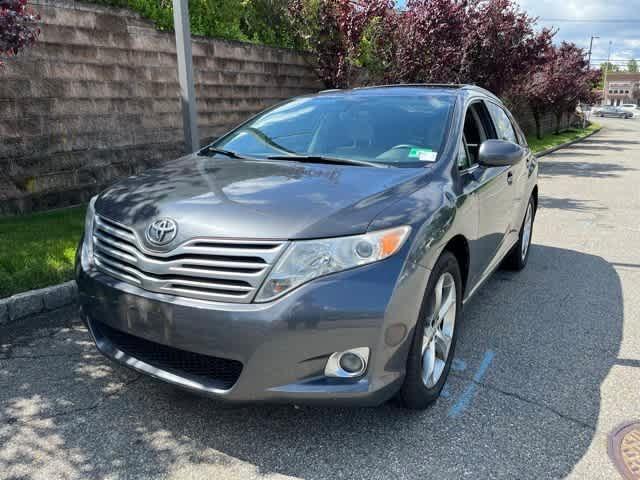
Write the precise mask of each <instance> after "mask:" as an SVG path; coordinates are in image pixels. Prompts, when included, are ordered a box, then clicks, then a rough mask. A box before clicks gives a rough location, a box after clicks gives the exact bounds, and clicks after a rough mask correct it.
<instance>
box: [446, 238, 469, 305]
mask: <svg viewBox="0 0 640 480" xmlns="http://www.w3.org/2000/svg"><path fill="white" fill-rule="evenodd" d="M442 251H443V252H451V253H452V254H453V256H454V257H456V260H457V261H458V265H459V266H460V275H461V277H462V293H463V294H464V292H465V291H466V289H467V280H468V278H469V265H470V260H471V259H470V256H469V242H468V241H467V239H466V238H465V237H464V235H460V234H458V235H456V236H454V237H453V238H452V239H451V240H449V241H448V242H447V244H446V245H445V247H444V249H443V250H442Z"/></svg>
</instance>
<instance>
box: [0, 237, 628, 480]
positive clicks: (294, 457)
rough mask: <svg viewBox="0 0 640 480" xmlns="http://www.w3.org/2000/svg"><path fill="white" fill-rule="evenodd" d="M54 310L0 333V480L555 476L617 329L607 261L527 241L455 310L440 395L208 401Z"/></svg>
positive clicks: (576, 438)
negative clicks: (112, 357)
mask: <svg viewBox="0 0 640 480" xmlns="http://www.w3.org/2000/svg"><path fill="white" fill-rule="evenodd" d="M57 315H58V318H57V319H56V318H55V317H53V319H52V316H51V315H49V316H46V317H41V318H39V319H38V318H36V319H35V320H33V323H32V324H31V326H28V325H27V324H25V325H22V326H20V327H17V326H16V327H11V328H9V327H2V330H0V332H2V335H1V336H0V344H1V345H2V348H1V349H0V383H2V384H3V386H2V388H0V425H2V426H1V427H0V472H2V473H3V474H4V473H6V474H7V475H8V476H9V477H11V476H12V475H13V476H20V475H25V472H29V471H34V470H33V469H38V471H39V472H40V475H42V476H43V478H60V477H63V476H66V477H70V478H73V477H82V478H93V477H104V476H110V475H112V476H115V477H129V478H139V477H142V476H144V477H148V478H157V477H187V476H188V477H194V476H198V475H200V476H202V477H204V478H230V477H231V476H232V475H235V476H236V477H237V478H248V477H254V476H256V477H257V476H261V475H270V474H282V475H291V476H295V477H300V478H318V479H324V478H327V479H333V478H354V477H360V476H363V477H367V478H394V477H411V478H418V477H424V478H461V477H462V476H464V475H471V476H472V477H474V478H488V477H496V476H500V477H509V478H557V477H563V476H565V475H567V474H569V473H570V472H571V471H572V469H573V467H574V466H575V465H576V463H577V462H578V461H579V460H580V459H581V458H582V456H583V455H584V454H585V452H586V451H587V449H588V448H589V446H590V445H591V442H592V440H593V436H594V432H595V426H596V424H597V422H598V417H599V412H600V404H601V398H600V386H601V384H602V382H603V380H604V379H605V377H606V376H607V374H608V372H609V370H610V368H611V367H612V365H614V364H615V363H616V358H617V352H618V349H619V346H620V342H621V335H622V326H623V306H622V291H621V284H620V279H619V278H618V275H617V273H616V271H615V270H614V268H613V267H612V266H611V265H610V264H609V263H608V262H607V261H605V260H604V259H602V258H601V257H598V256H594V255H588V254H585V253H581V252H578V251H574V250H567V249H562V248H553V247H548V246H542V245H534V246H533V247H532V251H531V257H530V262H529V265H528V266H527V268H526V269H525V270H524V271H522V272H520V273H517V274H514V273H507V272H502V271H500V272H498V273H497V274H496V275H494V277H493V278H492V279H491V280H490V281H489V282H488V283H487V284H486V285H485V286H484V287H483V288H482V289H481V290H480V291H479V293H478V294H477V295H476V297H474V299H473V300H472V301H471V302H470V303H469V304H468V305H467V306H466V307H465V312H464V328H463V329H462V330H461V336H460V339H459V343H458V348H457V352H456V363H455V365H456V366H455V368H454V370H455V371H453V372H452V375H451V376H450V379H449V381H448V382H447V385H446V387H445V391H444V395H443V397H442V398H441V399H440V400H438V401H437V402H436V404H435V405H434V406H433V407H431V408H430V409H428V410H427V411H424V412H415V411H407V410H403V409H401V408H399V407H397V406H396V405H394V404H393V403H389V404H386V405H383V406H381V407H378V408H368V409H345V408H315V407H314V408H312V407H299V408H295V407H294V406H277V405H276V406H274V405H253V406H232V405H226V404H222V403H219V402H216V401H212V400H210V399H207V398H201V397H198V396H194V395H191V394H188V393H185V392H183V391H180V390H177V389H175V388H173V387H171V386H169V385H166V384H162V383H158V382H155V381H152V380H149V379H147V378H146V377H140V376H138V375H137V374H135V373H132V372H130V371H128V370H125V369H123V368H121V367H118V366H116V365H113V364H111V363H109V362H107V361H106V360H105V359H104V358H103V357H102V356H101V355H99V354H98V353H97V352H96V350H95V347H94V346H93V345H92V344H91V341H90V339H89V336H88V334H87V332H86V330H85V329H84V327H83V326H82V325H81V324H80V323H79V321H78V319H77V317H76V316H75V315H73V314H72V313H71V312H70V311H61V312H60V313H58V314H57ZM60 325H62V328H61V326H60ZM486 352H492V355H493V360H492V362H491V364H490V366H489V368H488V369H487V371H486V374H485V375H484V377H482V378H481V379H480V378H478V376H477V375H476V376H475V378H474V375H475V374H474V372H476V371H477V369H478V367H479V365H480V363H481V361H482V359H483V357H485V356H486ZM470 387H472V388H474V389H476V391H475V395H474V396H473V397H472V398H470V399H469V402H468V404H467V407H466V409H464V410H463V411H461V414H460V415H458V416H455V417H453V416H451V411H452V408H453V407H454V405H456V404H457V403H458V402H460V399H461V397H462V396H463V395H464V392H465V391H466V390H467V389H469V388H470ZM29 469H32V470H29ZM27 476H29V475H27ZM236 477H234V478H236Z"/></svg>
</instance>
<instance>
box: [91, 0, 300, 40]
mask: <svg viewBox="0 0 640 480" xmlns="http://www.w3.org/2000/svg"><path fill="white" fill-rule="evenodd" d="M86 1H88V2H90V3H94V4H100V5H109V6H114V7H126V8H130V9H132V10H134V11H136V12H138V13H140V15H142V16H143V17H145V18H148V19H150V20H152V21H153V22H154V23H155V25H156V28H158V29H159V30H164V31H173V4H172V1H171V0H86ZM287 5H288V1H287V0H189V17H190V20H191V33H192V34H193V35H201V36H205V37H214V38H224V39H228V40H241V41H245V42H253V43H259V44H263V45H270V46H274V47H284V48H300V46H301V43H300V41H299V38H298V36H297V35H296V34H295V33H294V29H293V28H292V26H291V22H290V19H289V15H288V14H287Z"/></svg>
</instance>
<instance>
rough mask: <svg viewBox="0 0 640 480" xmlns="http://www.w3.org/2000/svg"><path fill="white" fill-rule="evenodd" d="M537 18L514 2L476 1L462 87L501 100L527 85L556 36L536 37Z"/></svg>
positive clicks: (466, 41)
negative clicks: (468, 86)
mask: <svg viewBox="0 0 640 480" xmlns="http://www.w3.org/2000/svg"><path fill="white" fill-rule="evenodd" d="M535 21H536V19H535V18H532V17H530V16H529V15H527V14H526V13H525V12H522V11H520V10H519V8H518V6H517V4H516V3H514V2H513V1H512V0H488V1H480V0H478V1H475V2H473V3H472V4H471V6H470V7H469V13H468V20H467V21H466V25H467V31H466V33H465V39H464V43H463V47H462V49H463V52H464V55H463V57H462V60H461V63H462V65H461V72H460V75H459V76H458V78H457V80H458V82H460V83H475V84H478V85H481V86H483V87H484V88H486V89H488V90H490V91H491V92H493V93H495V94H496V95H498V96H502V95H504V94H506V93H508V92H509V91H510V90H511V89H512V88H513V87H514V85H516V84H517V83H519V82H523V81H526V80H525V78H526V76H527V75H528V74H529V72H530V71H531V70H535V69H536V68H537V67H538V66H540V65H542V64H543V63H544V62H545V61H546V59H547V53H548V51H549V50H550V48H551V41H552V39H553V36H554V34H555V32H553V31H551V30H549V29H546V28H545V29H542V30H541V31H540V32H539V33H536V31H535V29H534V27H535Z"/></svg>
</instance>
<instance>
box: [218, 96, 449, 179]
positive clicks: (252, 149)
mask: <svg viewBox="0 0 640 480" xmlns="http://www.w3.org/2000/svg"><path fill="white" fill-rule="evenodd" d="M454 101H455V97H454V96H446V95H441V94H440V95H437V96H436V95H427V94H425V95H415V94H414V95H407V96H398V95H388V96H378V95H372V96H365V95H339V96H323V95H320V96H316V97H304V98H298V99H295V100H292V101H290V102H288V103H285V104H283V105H280V106H278V107H276V108H274V109H272V110H269V111H267V112H265V113H263V114H262V115H260V116H258V117H256V118H255V119H253V120H251V121H250V122H249V123H246V124H245V125H243V126H241V127H240V128H238V129H237V130H235V131H233V132H232V133H230V134H228V135H227V136H225V137H223V138H222V139H220V140H219V141H218V142H216V143H214V144H213V147H215V148H218V149H224V150H227V151H232V152H235V153H237V154H239V155H241V156H247V157H252V158H260V157H262V158H266V157H274V156H277V157H281V156H294V155H295V156H313V157H329V158H334V159H349V160H361V161H366V162H376V163H382V164H394V165H398V166H400V165H402V166H418V165H423V164H425V163H431V162H435V161H436V159H437V156H438V152H439V151H440V150H441V148H442V146H443V143H444V138H445V131H446V129H447V126H448V123H449V117H450V113H451V110H452V109H453V105H454Z"/></svg>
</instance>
